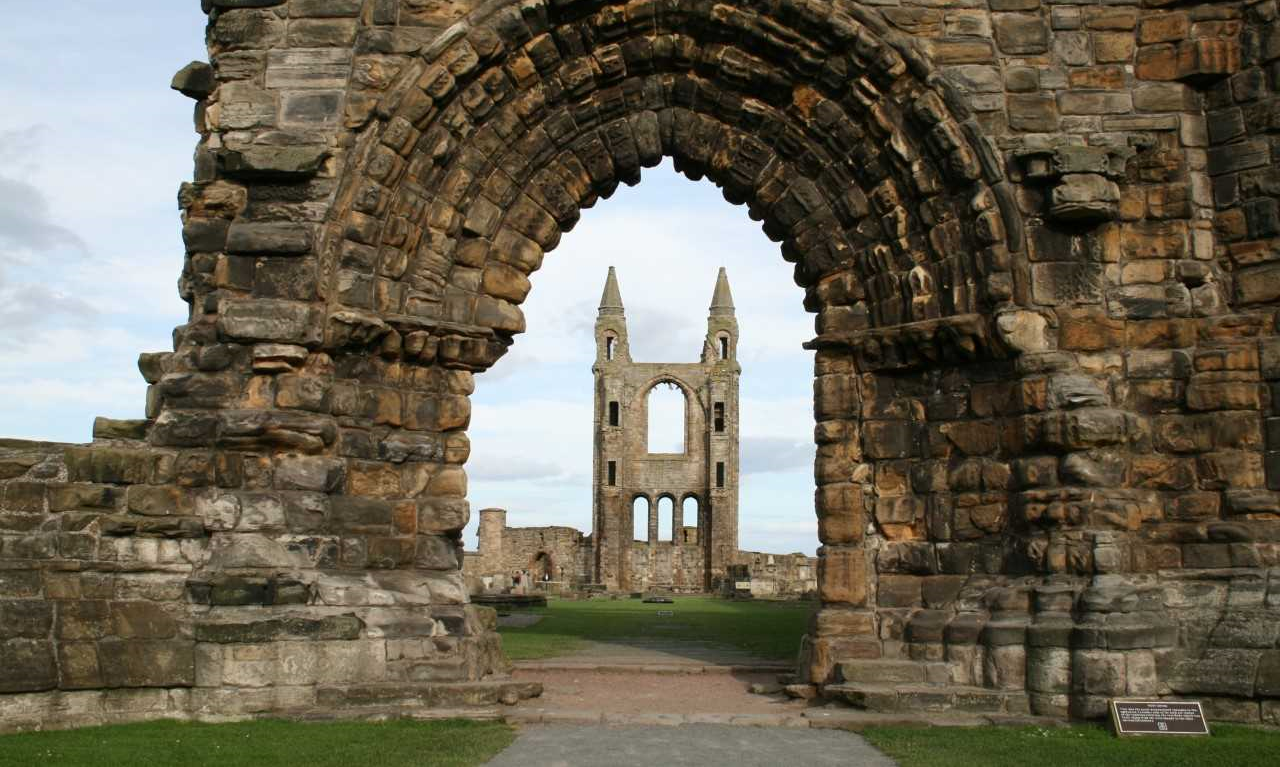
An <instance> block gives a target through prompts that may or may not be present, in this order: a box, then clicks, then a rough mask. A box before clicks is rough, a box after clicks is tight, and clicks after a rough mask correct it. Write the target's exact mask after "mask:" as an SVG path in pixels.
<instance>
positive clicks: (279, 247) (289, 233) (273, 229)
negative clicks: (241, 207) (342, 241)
mask: <svg viewBox="0 0 1280 767" xmlns="http://www.w3.org/2000/svg"><path fill="white" fill-rule="evenodd" d="M311 241H312V227H311V225H309V224H294V223H250V222H237V223H234V224H232V225H231V227H230V229H229V230H228V232H227V241H226V249H227V252H228V253H233V254H238V255H297V254H301V253H307V252H309V251H310V250H311Z"/></svg>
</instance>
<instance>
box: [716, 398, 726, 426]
mask: <svg viewBox="0 0 1280 767" xmlns="http://www.w3.org/2000/svg"><path fill="white" fill-rule="evenodd" d="M715 422H716V431H717V432H722V431H724V403H723V402H717V403H716V404H715Z"/></svg>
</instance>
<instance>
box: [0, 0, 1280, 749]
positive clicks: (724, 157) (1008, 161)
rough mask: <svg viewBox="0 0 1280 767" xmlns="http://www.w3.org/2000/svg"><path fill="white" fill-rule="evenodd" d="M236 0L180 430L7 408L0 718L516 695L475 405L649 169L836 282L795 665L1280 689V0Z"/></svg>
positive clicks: (1058, 700)
mask: <svg viewBox="0 0 1280 767" xmlns="http://www.w3.org/2000/svg"><path fill="white" fill-rule="evenodd" d="M190 1H191V2H194V0H190ZM202 3H203V7H204V9H205V10H206V11H207V12H208V14H209V26H208V45H209V58H210V61H209V63H207V64H206V63H203V62H197V63H193V64H192V65H190V66H189V67H187V68H185V69H184V70H183V71H182V72H180V73H179V74H178V76H177V78H176V79H175V81H174V87H175V88H176V89H178V90H180V91H181V92H182V93H184V94H186V95H187V96H190V97H191V98H193V99H195V102H196V109H195V125H196V128H197V130H198V131H199V133H200V140H199V145H198V147H197V149H196V153H195V171H194V176H193V178H192V180H191V181H190V182H189V183H186V184H184V185H183V186H182V188H181V190H180V192H179V195H178V201H179V204H180V206H181V209H182V228H183V234H184V238H185V242H186V249H187V254H186V258H185V261H184V262H183V268H182V277H181V281H180V291H181V294H182V296H183V297H184V298H185V299H186V300H187V302H188V303H189V305H190V316H189V318H188V321H187V322H185V323H184V324H182V325H181V326H180V327H178V328H177V329H176V330H175V332H174V337H173V342H174V343H173V349H172V350H171V351H166V352H162V353H156V354H145V355H143V356H142V358H141V360H140V363H141V364H140V368H141V371H142V374H143V376H144V377H145V378H146V380H147V381H148V383H149V384H150V389H149V393H148V397H147V403H146V414H145V415H146V418H145V420H140V421H136V422H127V423H119V422H102V423H100V424H98V426H97V428H96V429H95V440H94V442H93V444H91V445H84V446H62V445H50V444H44V443H30V442H13V441H5V442H3V443H0V726H3V727H6V728H13V727H23V726H54V725H65V724H71V723H79V722H92V721H106V720H119V719H134V718H145V717H149V716H189V717H197V718H218V717H227V716H242V715H252V714H258V713H272V714H281V713H289V712H295V711H308V712H316V711H327V712H337V713H344V714H352V713H357V712H359V711H378V710H385V709H387V708H390V709H393V710H395V711H397V712H401V713H403V712H405V711H411V710H412V709H414V708H415V707H417V708H427V707H433V706H448V705H459V704H460V703H461V702H467V701H471V702H485V701H494V700H498V699H507V700H511V699H514V697H516V696H518V695H519V694H521V692H522V691H520V690H517V689H514V688H512V687H511V685H510V684H509V683H508V682H506V681H504V679H503V677H502V676H501V673H502V665H503V664H502V659H501V654H500V650H499V646H498V641H497V638H496V635H495V634H494V633H493V630H492V629H493V618H492V614H491V613H487V612H485V611H483V610H477V609H474V608H473V607H471V606H469V605H468V604H467V597H466V593H465V590H464V588H463V580H462V574H461V566H460V557H459V546H458V541H459V531H460V530H461V529H462V528H463V526H464V525H465V523H466V521H467V518H468V516H469V508H468V505H467V501H466V474H465V471H464V469H463V465H464V464H465V463H466V460H467V457H468V454H469V451H470V448H469V443H468V441H467V436H466V427H467V424H468V419H469V414H470V401H469V399H468V397H469V395H470V394H471V392H472V391H473V388H474V386H475V375H476V374H477V373H483V371H485V370H486V369H488V368H489V367H490V366H491V365H492V364H493V363H494V361H495V360H497V359H498V358H499V357H500V356H501V355H502V354H503V353H504V352H505V351H506V350H507V348H508V347H509V346H510V345H511V343H512V342H513V340H514V338H515V336H516V335H517V334H519V333H520V332H521V331H523V330H524V327H525V326H524V318H523V316H522V314H521V311H520V308H519V304H520V303H521V302H522V301H523V300H524V298H525V296H526V294H527V293H528V291H529V289H530V283H529V279H528V275H529V274H530V273H531V272H532V271H534V270H535V269H537V268H538V266H539V264H540V263H541V261H542V258H543V256H544V254H545V253H547V252H548V251H550V250H551V249H553V248H554V247H555V246H556V244H557V243H558V242H559V241H560V238H561V236H562V235H563V234H564V233H565V232H568V231H569V230H571V229H572V227H573V225H574V223H575V222H576V221H577V219H578V217H579V215H580V211H581V210H582V209H583V208H585V207H590V206H591V205H594V204H595V203H596V202H597V201H598V200H600V199H603V198H607V197H609V196H610V194H611V193H612V192H613V191H614V190H615V189H616V188H617V186H618V184H619V183H628V184H634V183H636V182H637V181H639V179H640V177H641V170H642V168H644V167H648V166H652V165H654V164H656V163H658V162H659V161H660V160H661V159H662V158H663V157H664V156H669V157H671V158H673V160H674V162H675V164H676V167H677V169H678V170H680V171H681V172H683V173H685V174H686V175H688V176H689V177H691V178H694V179H702V178H706V179H708V180H710V181H711V182H713V183H715V184H717V185H719V187H720V188H721V189H722V190H723V193H724V196H725V198H726V199H727V200H728V201H729V202H731V203H735V204H745V205H747V206H748V210H749V211H750V213H751V215H752V216H753V217H755V218H756V219H757V220H759V221H760V222H761V223H762V226H763V229H764V232H765V234H766V235H767V236H768V237H770V238H772V239H774V240H775V241H777V242H779V243H780V251H781V255H782V257H783V258H784V259H786V260H788V261H789V262H791V263H793V264H794V265H795V281H796V283H797V284H798V285H799V287H800V290H799V291H798V295H801V294H802V295H803V297H804V303H805V306H806V308H808V309H809V310H810V311H812V312H814V313H815V314H816V330H817V334H816V338H814V339H813V340H812V342H811V344H810V346H811V348H813V349H814V350H815V352H816V361H815V371H814V374H815V379H814V416H815V430H814V436H815V440H816V442H817V443H818V457H817V460H816V464H815V471H814V474H815V482H816V485H817V489H816V493H815V511H816V515H817V526H818V534H819V537H820V539H821V541H822V543H823V544H824V545H823V547H822V548H821V550H820V551H819V558H818V592H819V598H820V599H821V601H822V609H821V610H820V612H819V613H818V614H817V617H816V619H815V621H814V623H813V625H812V627H811V631H810V634H809V636H808V638H807V639H806V640H805V643H804V647H803V649H802V652H801V660H802V669H801V671H802V674H803V675H804V677H805V678H806V679H807V680H809V681H810V682H812V683H813V684H815V685H819V686H820V687H821V688H822V689H823V691H824V692H825V693H826V694H827V695H830V696H840V697H844V698H845V699H847V700H850V701H853V702H855V703H857V704H859V705H863V706H868V707H872V708H893V707H898V706H905V707H911V708H928V707H948V706H956V707H964V708H983V709H998V710H1002V711H1027V710H1029V711H1032V712H1034V713H1037V714H1046V715H1060V716H1066V715H1076V716H1085V717H1094V716H1098V715H1100V714H1101V713H1102V710H1103V706H1104V704H1105V701H1106V699H1107V698H1108V697H1112V696H1117V695H1135V696H1144V697H1150V696H1156V697H1158V696H1169V697H1195V698H1199V699H1203V700H1205V701H1206V702H1207V704H1208V710H1209V712H1210V714H1211V716H1213V717H1216V718H1221V719H1234V720H1242V721H1258V720H1263V721H1270V722H1273V723H1275V722H1280V647H1278V646H1277V639H1278V634H1280V495H1278V494H1277V492H1278V491H1280V336H1278V335H1277V330H1276V309H1277V306H1278V305H1280V175H1278V174H1280V163H1278V162H1277V161H1278V160H1280V24H1277V13H1278V9H1277V3H1276V0H1220V1H1218V2H1174V1H1172V0H1133V1H1132V2H1129V1H1127V0H1114V1H1112V2H1108V3H1106V4H1097V3H1084V2H1081V3H1072V2H1057V1H1055V2H1043V0H972V2H963V3H961V2H956V3H945V4H939V3H936V2H932V1H930V0H878V1H877V2H876V3H874V4H872V3H864V2H854V1H851V0H810V1H808V2H805V1H802V0H739V1H737V2H724V3H716V2H702V1H700V0H628V1H627V2H621V1H620V0H486V1H484V2H478V1H477V0H442V1H441V2H424V1H423V0H202ZM523 692H524V693H526V694H527V693H528V692H529V691H523Z"/></svg>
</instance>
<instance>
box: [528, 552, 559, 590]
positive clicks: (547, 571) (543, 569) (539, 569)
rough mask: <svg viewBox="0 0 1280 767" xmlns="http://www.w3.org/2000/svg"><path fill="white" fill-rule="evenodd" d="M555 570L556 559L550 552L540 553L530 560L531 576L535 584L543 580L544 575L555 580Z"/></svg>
mask: <svg viewBox="0 0 1280 767" xmlns="http://www.w3.org/2000/svg"><path fill="white" fill-rule="evenodd" d="M555 568H556V563H555V557H554V556H553V555H552V554H551V553H550V552H547V551H538V552H537V553H535V554H534V555H533V556H532V557H530V558H529V576H530V577H531V578H533V582H534V583H535V584H536V583H538V582H540V581H541V580H542V576H543V575H547V576H549V580H555V579H556V569H555Z"/></svg>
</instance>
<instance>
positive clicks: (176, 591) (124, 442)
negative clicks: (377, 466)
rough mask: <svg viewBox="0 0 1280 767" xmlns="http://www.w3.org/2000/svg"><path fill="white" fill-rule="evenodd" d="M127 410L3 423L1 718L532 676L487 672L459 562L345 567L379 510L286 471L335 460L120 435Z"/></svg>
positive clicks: (423, 690)
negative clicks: (12, 432) (80, 424)
mask: <svg viewBox="0 0 1280 767" xmlns="http://www.w3.org/2000/svg"><path fill="white" fill-rule="evenodd" d="M141 427H142V424H122V423H110V422H100V423H99V424H98V427H97V431H98V433H99V434H101V435H103V438H102V439H101V440H100V441H99V442H97V443H95V444H94V445H83V446H68V445H54V444H48V443H37V442H21V441H14V440H4V441H0V693H3V694H0V730H10V729H20V728H49V727H62V726H72V725H85V724H99V723H105V722H116V721H128V720H133V719H139V718H155V717H164V718H194V719H209V720H212V719H221V718H226V717H236V716H249V715H255V714H264V713H271V714H273V715H281V714H283V715H289V714H299V715H302V714H305V715H317V714H326V715H344V716H361V715H363V714H368V713H371V712H374V711H376V710H381V709H385V708H387V707H394V708H395V709H396V711H397V713H412V711H413V710H414V709H416V708H440V707H444V708H460V707H468V706H479V705H493V704H496V703H498V702H501V701H506V702H511V701H514V700H515V698H516V697H517V696H519V695H528V694H532V693H533V692H535V691H536V690H533V689H531V688H529V686H528V685H517V684H514V683H512V682H510V681H509V680H508V679H507V678H506V677H505V676H503V675H502V672H503V671H504V670H505V668H506V660H505V658H504V657H503V655H502V651H501V645H500V640H499V638H498V636H497V634H496V632H495V630H494V629H495V628H496V619H495V615H494V613H493V611H492V610H490V609H488V608H483V607H476V606H472V605H468V604H466V594H465V592H464V591H463V589H462V588H461V577H460V575H458V574H457V573H456V572H455V573H454V574H452V575H451V574H447V573H446V574H441V573H440V572H439V571H434V570H427V569H420V568H415V569H412V570H409V569H398V570H397V569H381V570H377V569H373V570H360V571H353V570H344V569H342V568H341V566H340V565H341V552H342V549H343V546H348V547H351V546H356V545H360V546H361V548H362V549H363V550H369V549H370V548H372V549H373V550H376V549H377V548H378V544H377V540H378V539H377V538H372V534H373V533H374V532H376V531H375V528H376V526H377V520H376V514H374V513H373V511H371V510H367V511H365V512H364V514H363V515H362V516H361V517H360V518H359V521H356V520H353V519H351V518H350V517H344V516H343V514H342V512H341V511H340V510H339V509H335V508H333V506H330V505H327V504H326V500H327V497H326V495H325V494H324V492H323V488H321V487H317V488H314V489H312V490H309V491H303V490H297V489H296V487H297V486H298V485H299V484H305V483H307V481H308V480H306V479H305V477H307V476H314V477H316V478H317V479H323V478H325V477H329V476H331V475H330V474H328V473H326V472H318V473H308V472H307V471H305V470H304V469H306V468H307V466H306V465H305V464H304V465H303V466H299V465H298V463H297V462H296V460H294V459H288V458H282V459H281V460H280V461H279V462H278V463H273V462H272V461H271V460H269V459H263V458H261V457H259V456H253V455H247V454H246V455H239V454H222V455H220V456H218V457H217V458H216V459H215V458H214V457H213V456H211V455H210V454H208V453H204V452H201V451H170V450H156V449H151V448H149V447H147V446H146V445H145V444H144V443H141V442H137V441H134V440H132V439H123V438H121V436H122V435H127V436H130V437H132V436H134V435H135V433H136V432H135V431H133V430H136V429H140V428H141ZM250 466H252V467H253V468H254V469H256V470H257V473H256V474H248V473H247V472H246V469H247V468H249V467H250ZM326 467H327V468H328V469H329V470H330V471H339V472H340V469H337V468H334V467H332V466H328V465H327V464H326ZM272 469H274V470H275V471H274V472H273V471H272ZM272 475H274V476H275V478H276V484H272V483H271V480H270V479H269V478H270V477H271V476H272ZM264 477H265V478H266V479H265V480H264ZM326 481H327V480H326ZM285 487H290V488H295V489H293V490H285V489H283V488H285ZM370 538H372V540H369V539H370ZM495 675H496V676H495Z"/></svg>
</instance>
